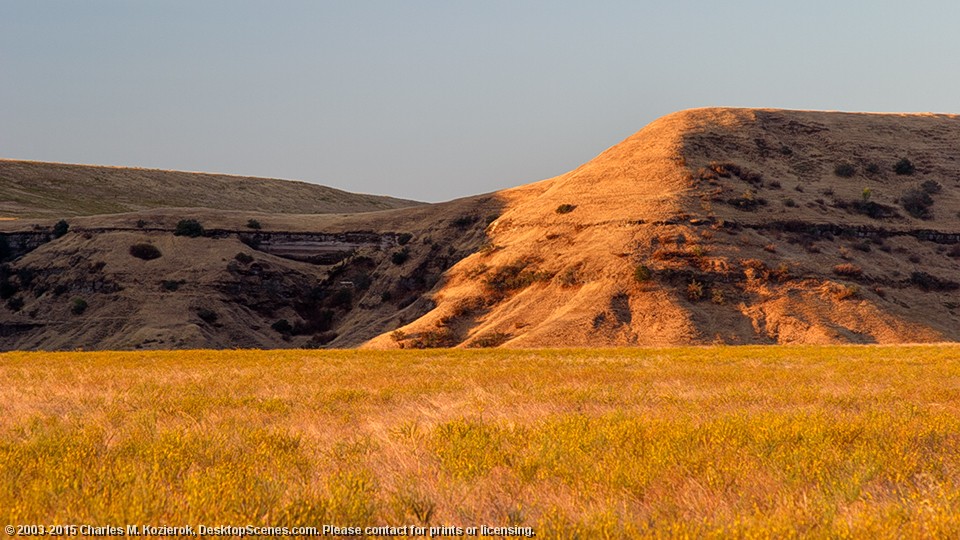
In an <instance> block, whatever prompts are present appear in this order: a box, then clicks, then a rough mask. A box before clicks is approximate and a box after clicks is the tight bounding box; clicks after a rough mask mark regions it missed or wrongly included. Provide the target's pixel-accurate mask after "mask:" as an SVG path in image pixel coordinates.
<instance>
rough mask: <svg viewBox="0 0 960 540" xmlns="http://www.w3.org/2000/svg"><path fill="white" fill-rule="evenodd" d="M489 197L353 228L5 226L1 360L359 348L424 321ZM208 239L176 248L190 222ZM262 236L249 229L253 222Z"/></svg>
mask: <svg viewBox="0 0 960 540" xmlns="http://www.w3.org/2000/svg"><path fill="white" fill-rule="evenodd" d="M498 208H499V203H498V201H497V200H496V199H494V198H493V197H490V196H480V197H472V198H468V199H462V200H458V201H453V202H451V203H445V204H436V205H421V206H416V207H412V208H404V209H397V210H389V211H384V212H371V213H364V214H346V215H316V214H314V215H290V214H287V215H281V214H262V213H253V212H229V211H210V210H184V209H162V210H154V211H149V212H138V213H132V214H116V215H110V216H92V217H82V218H73V219H70V220H69V230H68V231H67V233H66V234H64V235H63V236H60V237H57V236H56V234H54V233H53V232H52V230H51V229H52V222H50V221H47V222H35V221H22V222H5V223H0V227H2V230H4V231H6V234H3V235H2V236H0V241H2V242H4V243H5V246H0V247H3V248H4V251H5V252H6V253H8V254H9V258H12V259H13V260H12V261H11V262H8V263H6V264H3V265H2V266H0V300H2V302H3V303H4V304H3V307H0V348H2V349H6V350H10V349H20V350H23V349H43V350H55V349H59V350H62V349H74V348H78V347H79V348H83V349H136V348H150V349H183V348H234V347H244V348H293V347H308V348H316V347H323V346H330V347H349V346H354V345H356V344H359V343H362V342H364V341H365V340H367V339H369V338H370V337H372V336H375V335H377V334H380V333H382V332H386V331H391V330H393V329H394V328H396V327H398V326H401V325H403V324H406V323H408V322H410V321H412V320H415V319H416V318H418V317H419V316H421V315H423V314H424V313H425V312H427V311H429V310H430V309H431V308H432V307H433V306H432V304H431V303H430V301H429V300H428V298H427V293H428V292H429V291H430V290H431V289H433V288H434V287H435V286H436V285H437V283H438V282H439V280H440V279H441V276H442V274H443V272H444V271H446V270H447V269H448V268H449V267H450V266H452V265H453V264H454V263H455V262H456V261H458V260H460V259H461V258H463V257H464V256H466V255H469V254H470V253H473V252H475V251H476V250H477V249H478V248H479V246H480V245H482V243H483V237H484V236H483V228H484V226H485V225H486V223H487V222H488V221H490V220H492V219H493V218H495V217H496V215H497V212H498ZM191 219H193V220H197V221H198V222H199V223H200V224H201V226H202V227H204V230H203V233H202V234H200V235H198V236H187V235H179V236H178V235H176V234H175V232H174V231H175V229H176V226H177V224H178V223H179V222H180V221H182V220H191ZM251 219H253V220H255V221H257V222H258V223H259V224H260V227H261V228H260V229H253V228H250V227H248V226H247V223H248V221H249V220H251Z"/></svg>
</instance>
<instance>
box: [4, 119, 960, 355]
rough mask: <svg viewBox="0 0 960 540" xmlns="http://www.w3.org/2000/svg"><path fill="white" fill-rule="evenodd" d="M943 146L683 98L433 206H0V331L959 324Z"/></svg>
mask: <svg viewBox="0 0 960 540" xmlns="http://www.w3.org/2000/svg"><path fill="white" fill-rule="evenodd" d="M958 158H960V118H958V117H956V116H947V115H899V114H848V113H834V112H806V111H781V110H757V109H696V110H690V111H683V112H680V113H675V114H672V115H669V116H666V117H664V118H661V119H659V120H657V121H655V122H653V123H651V124H650V125H648V126H647V127H645V128H644V129H643V130H641V131H640V132H638V133H637V134H635V135H633V136H631V137H629V138H628V139H626V140H625V141H623V142H621V143H620V144H617V145H616V146H613V147H612V148H610V149H609V150H607V151H606V152H604V153H602V154H601V155H600V156H598V157H597V158H595V159H594V160H591V161H590V162H588V163H586V164H584V165H583V166H581V167H580V168H578V169H576V170H574V171H571V172H570V173H567V174H565V175H561V176H558V177H556V178H553V179H549V180H544V181H541V182H537V183H534V184H529V185H526V186H521V187H518V188H515V189H510V190H506V191H502V192H498V193H495V194H491V195H486V196H478V197H471V198H467V199H461V200H457V201H451V202H449V203H444V204H440V205H424V206H418V207H412V208H401V209H395V210H389V211H383V212H376V213H368V214H354V215H326V216H323V215H292V214H290V215H281V214H275V213H258V212H253V211H236V210H232V209H225V210H184V209H156V210H144V211H140V212H135V213H128V214H118V215H111V216H92V217H81V218H72V219H70V220H69V221H70V228H69V231H68V232H67V233H66V234H65V235H63V236H61V237H55V235H54V234H53V230H52V226H53V223H54V220H18V221H15V222H0V233H3V232H4V231H5V234H3V239H4V240H5V241H6V243H7V246H6V248H5V252H6V253H7V257H8V260H9V261H10V262H8V264H7V265H6V266H4V267H2V271H0V299H2V300H3V301H4V302H5V303H6V306H5V307H3V308H0V347H2V348H5V349H9V348H61V349H62V348H74V347H84V348H141V347H142V348H186V347H235V346H242V347H264V348H268V347H353V346H365V347H376V348H391V347H408V348H409V347H438V346H466V347H474V346H477V347H490V346H506V347H542V346H616V345H673V344H706V343H730V344H744V343H843V342H853V343H875V342H876V343H899V342H918V341H919V342H923V341H957V340H960V312H958V310H960V271H958V266H957V265H958V261H960V215H958V212H960V163H958ZM187 218H193V219H198V220H200V221H201V222H202V223H203V225H204V227H206V232H205V234H204V235H203V236H200V237H197V238H188V237H183V236H174V235H173V234H172V232H173V230H174V228H175V226H176V224H177V222H178V221H180V220H182V219H187ZM250 219H256V220H257V221H258V222H259V223H260V224H261V226H262V228H261V229H259V230H256V229H250V228H248V227H247V226H246V224H247V222H248V220H250ZM143 243H146V244H151V245H153V246H154V247H155V248H157V250H158V251H159V252H161V254H162V255H161V256H160V257H158V258H155V259H150V260H143V259H140V258H138V257H137V256H135V255H133V254H132V252H131V247H132V246H134V245H137V244H143ZM0 248H4V246H3V245H0ZM78 300H82V301H83V303H84V304H85V305H86V307H85V309H79V308H77V307H76V306H77V305H78V304H77V301H78ZM77 311H80V313H77Z"/></svg>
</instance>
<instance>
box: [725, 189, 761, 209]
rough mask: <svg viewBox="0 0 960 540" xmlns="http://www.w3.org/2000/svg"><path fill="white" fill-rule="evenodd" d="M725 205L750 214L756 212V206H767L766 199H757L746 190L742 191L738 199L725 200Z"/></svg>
mask: <svg viewBox="0 0 960 540" xmlns="http://www.w3.org/2000/svg"><path fill="white" fill-rule="evenodd" d="M727 203H729V204H730V205H732V206H734V207H735V208H736V209H737V210H743V211H746V212H752V211H753V210H756V208H757V207H758V206H762V205H765V204H767V201H766V199H763V198H760V197H757V196H756V195H755V194H754V192H753V191H751V190H747V191H744V192H743V195H741V196H740V197H735V198H732V199H727Z"/></svg>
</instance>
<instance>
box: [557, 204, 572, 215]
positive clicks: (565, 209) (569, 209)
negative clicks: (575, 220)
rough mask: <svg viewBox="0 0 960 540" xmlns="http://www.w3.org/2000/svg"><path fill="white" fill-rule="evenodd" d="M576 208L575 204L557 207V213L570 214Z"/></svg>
mask: <svg viewBox="0 0 960 540" xmlns="http://www.w3.org/2000/svg"><path fill="white" fill-rule="evenodd" d="M576 207H577V206H576V205H575V204H561V205H560V206H558V207H557V210H556V212H557V213H558V214H569V213H570V212H573V210H574V209H575V208H576Z"/></svg>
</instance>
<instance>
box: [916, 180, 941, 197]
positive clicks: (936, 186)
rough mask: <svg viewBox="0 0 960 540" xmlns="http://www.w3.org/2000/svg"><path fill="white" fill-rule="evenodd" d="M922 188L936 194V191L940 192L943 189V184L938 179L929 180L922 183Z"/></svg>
mask: <svg viewBox="0 0 960 540" xmlns="http://www.w3.org/2000/svg"><path fill="white" fill-rule="evenodd" d="M920 189H922V190H923V191H925V192H926V193H929V194H930V195H934V194H936V193H940V190H942V189H943V186H941V185H940V182H937V181H936V180H927V181H926V182H924V183H922V184H920Z"/></svg>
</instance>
